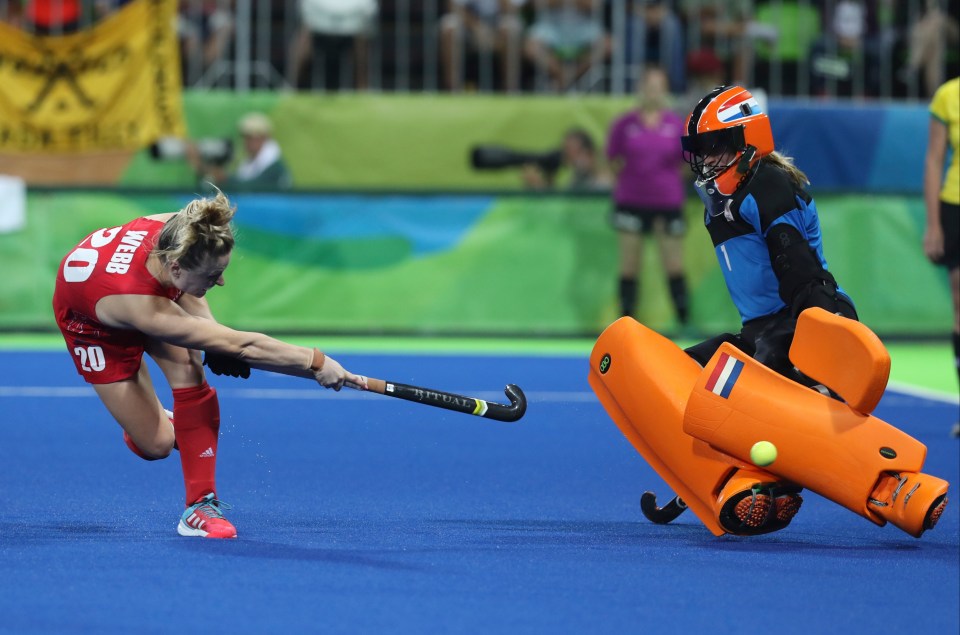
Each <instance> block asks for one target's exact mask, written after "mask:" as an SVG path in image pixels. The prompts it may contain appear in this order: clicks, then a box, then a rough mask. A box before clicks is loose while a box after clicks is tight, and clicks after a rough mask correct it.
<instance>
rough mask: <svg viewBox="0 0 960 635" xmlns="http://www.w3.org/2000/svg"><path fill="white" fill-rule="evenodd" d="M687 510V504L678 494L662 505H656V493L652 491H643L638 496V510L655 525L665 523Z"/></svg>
mask: <svg viewBox="0 0 960 635" xmlns="http://www.w3.org/2000/svg"><path fill="white" fill-rule="evenodd" d="M686 510H687V504H686V503H684V502H683V500H682V499H681V498H680V497H679V496H674V497H673V498H672V499H671V500H670V502H669V503H667V504H666V505H664V506H663V507H657V495H656V494H654V493H653V492H644V493H643V496H641V497H640V511H642V512H643V515H644V516H645V517H646V519H647V520H649V521H650V522H652V523H654V524H657V525H666V524H667V523H669V522H671V521H672V520H674V519H675V518H677V516H679V515H680V514H682V513H683V512H685V511H686Z"/></svg>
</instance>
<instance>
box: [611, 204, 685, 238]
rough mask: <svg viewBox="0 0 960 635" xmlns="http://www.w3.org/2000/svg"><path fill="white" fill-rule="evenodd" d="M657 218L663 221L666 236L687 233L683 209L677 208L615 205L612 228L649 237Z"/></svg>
mask: <svg viewBox="0 0 960 635" xmlns="http://www.w3.org/2000/svg"><path fill="white" fill-rule="evenodd" d="M658 218H662V219H663V226H664V229H665V230H666V233H667V235H668V236H683V235H684V234H685V233H686V231H687V221H686V220H685V219H684V218H683V209H681V208H679V207H675V208H671V209H662V208H655V207H633V206H632V205H617V206H616V207H614V209H613V226H614V228H616V229H618V230H619V231H622V232H629V233H631V234H644V235H649V234H650V232H652V231H653V225H654V223H655V222H656V221H657V219H658Z"/></svg>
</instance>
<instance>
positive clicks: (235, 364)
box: [203, 351, 250, 379]
mask: <svg viewBox="0 0 960 635" xmlns="http://www.w3.org/2000/svg"><path fill="white" fill-rule="evenodd" d="M203 365H204V366H206V367H207V368H209V369H210V372H211V373H213V374H214V375H229V376H230V377H240V378H242V379H247V378H248V377H250V365H249V364H248V363H246V362H244V361H241V360H239V359H234V358H233V357H228V356H226V355H218V354H217V353H211V352H209V351H208V352H205V353H204V354H203Z"/></svg>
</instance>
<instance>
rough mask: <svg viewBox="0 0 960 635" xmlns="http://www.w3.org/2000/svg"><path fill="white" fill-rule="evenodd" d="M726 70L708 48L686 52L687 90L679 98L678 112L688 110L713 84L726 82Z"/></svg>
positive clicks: (718, 84)
mask: <svg viewBox="0 0 960 635" xmlns="http://www.w3.org/2000/svg"><path fill="white" fill-rule="evenodd" d="M726 78H727V71H726V69H725V67H724V65H723V62H722V61H721V60H720V58H719V57H717V55H716V54H715V53H714V52H713V51H712V50H711V49H708V48H701V49H697V50H695V51H691V52H690V53H688V54H687V90H686V92H685V93H684V95H683V96H682V98H681V99H680V101H681V102H682V103H681V104H680V108H678V112H690V111H691V110H693V107H694V106H696V105H697V102H698V101H700V98H701V97H703V96H704V95H706V94H707V93H709V92H710V90H711V89H712V88H714V87H715V86H721V85H723V84H726V83H727V79H726Z"/></svg>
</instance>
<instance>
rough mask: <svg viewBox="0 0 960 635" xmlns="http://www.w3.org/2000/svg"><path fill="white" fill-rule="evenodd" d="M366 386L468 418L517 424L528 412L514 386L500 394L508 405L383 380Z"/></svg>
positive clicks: (369, 380) (517, 389) (521, 395)
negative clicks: (465, 415)
mask: <svg viewBox="0 0 960 635" xmlns="http://www.w3.org/2000/svg"><path fill="white" fill-rule="evenodd" d="M346 385H347V386H350V387H351V388H356V385H354V384H351V383H349V382H347V384H346ZM367 386H369V387H370V391H371V392H375V393H378V394H381V395H386V396H387V397H396V398H398V399H406V400H407V401H414V402H416V403H422V404H424V405H427V406H433V407H435V408H444V409H446V410H454V411H456V412H462V413H464V414H468V415H476V416H478V417H484V418H486V419H495V420H497V421H516V420H517V419H519V418H520V417H522V416H523V414H524V413H525V412H526V411H527V398H526V396H525V395H524V394H523V391H522V390H520V386H517V385H516V384H507V387H506V388H504V390H503V392H504V393H505V394H506V395H507V398H508V399H510V405H509V406H507V405H504V404H500V403H496V402H495V401H484V400H483V399H476V398H474V397H464V396H463V395H455V394H453V393H450V392H442V391H440V390H434V389H432V388H423V387H421V386H409V385H407V384H397V383H394V382H390V381H384V380H383V379H374V378H373V377H368V378H367Z"/></svg>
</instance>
